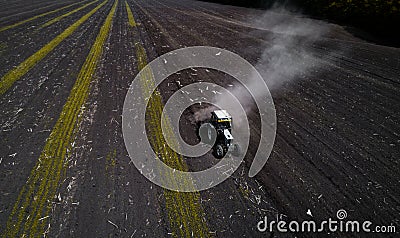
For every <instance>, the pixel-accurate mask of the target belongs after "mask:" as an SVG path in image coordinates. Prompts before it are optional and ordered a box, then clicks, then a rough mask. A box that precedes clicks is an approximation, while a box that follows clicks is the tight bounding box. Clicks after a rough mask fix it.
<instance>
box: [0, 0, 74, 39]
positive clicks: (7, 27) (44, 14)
mask: <svg viewBox="0 0 400 238" xmlns="http://www.w3.org/2000/svg"><path fill="white" fill-rule="evenodd" d="M80 3H81V2H76V3H73V4H70V5H67V6H65V7H61V8H58V9H56V10H52V11H49V12H45V13H42V14H39V15H36V16H34V17H31V18H28V19H25V20H23V21H20V22H17V23H14V24H12V25H8V26H3V27H2V28H0V32H3V31H6V30H9V29H11V28H14V27H17V26H19V25H22V24H25V23H27V22H30V21H33V20H35V19H38V18H40V17H44V16H47V15H49V14H52V13H56V12H59V11H61V10H64V9H66V8H69V7H72V6H75V5H77V4H80Z"/></svg>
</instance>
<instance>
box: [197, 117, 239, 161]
mask: <svg viewBox="0 0 400 238" xmlns="http://www.w3.org/2000/svg"><path fill="white" fill-rule="evenodd" d="M231 133H232V117H231V115H229V113H228V112H227V111H226V110H215V111H213V112H211V117H210V119H208V120H206V121H203V122H202V123H201V124H200V127H199V136H200V140H201V141H202V142H203V143H206V144H209V145H211V146H212V147H213V154H214V156H215V157H216V158H218V159H221V158H223V157H224V156H225V155H226V154H227V153H228V152H231V153H232V155H234V156H238V155H239V153H240V148H239V145H238V144H235V143H233V136H232V134H231Z"/></svg>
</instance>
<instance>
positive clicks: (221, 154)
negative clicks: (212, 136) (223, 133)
mask: <svg viewBox="0 0 400 238" xmlns="http://www.w3.org/2000/svg"><path fill="white" fill-rule="evenodd" d="M214 153H215V157H216V158H217V159H222V158H223V157H224V156H225V151H224V147H222V145H216V146H215V148H214Z"/></svg>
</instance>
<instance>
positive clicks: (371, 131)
mask: <svg viewBox="0 0 400 238" xmlns="http://www.w3.org/2000/svg"><path fill="white" fill-rule="evenodd" d="M0 6H1V8H0V58H1V61H0V77H1V79H0V234H1V235H3V237H43V236H48V237H170V236H172V237H295V236H297V237H298V236H300V237H302V236H305V237H310V236H311V237H313V236H315V237H317V236H318V234H283V233H277V232H274V233H269V232H264V233H262V232H260V231H258V230H257V223H258V222H259V221H260V220H262V219H263V218H264V216H267V217H268V219H276V217H279V219H283V220H287V221H290V220H297V221H302V220H310V219H313V220H315V221H321V220H327V219H328V218H329V217H332V218H336V212H337V211H338V210H339V209H345V210H346V211H347V215H348V217H347V218H348V219H349V220H359V221H364V220H369V221H371V222H372V223H373V224H374V225H391V224H392V225H394V226H396V228H397V232H398V230H399V229H400V217H399V214H400V186H399V184H400V165H399V155H400V150H399V145H400V103H399V101H400V49H398V48H393V47H387V46H381V45H376V44H372V43H369V42H366V41H364V40H362V39H358V38H356V37H353V36H352V35H351V34H350V33H349V32H347V31H346V29H345V28H344V27H342V26H339V25H335V24H330V23H325V22H322V21H317V20H311V19H307V21H306V22H307V23H310V24H311V25H310V26H318V29H320V26H323V28H324V29H325V30H323V34H321V35H318V37H315V38H314V39H312V41H309V38H310V35H307V34H306V35H302V34H301V32H297V31H296V30H295V31H294V33H293V32H292V31H290V32H287V31H279V30H277V29H276V28H274V27H272V26H273V24H272V25H271V24H268V21H269V20H271V18H270V14H271V13H266V12H265V11H262V10H257V9H246V8H241V7H233V6H228V5H219V4H214V3H208V2H201V1H191V0H180V1H178V0H165V1H159V0H146V1H144V0H135V1H132V0H126V1H125V0H117V1H114V0H105V1H103V0H94V1H92V0H89V1H80V2H78V1H76V0H71V1H61V0H53V1H49V0H37V1H26V0H11V1H4V0H2V1H1V2H0ZM274 14H277V18H278V19H284V20H285V22H286V20H287V22H289V23H288V24H289V27H290V26H291V25H290V24H292V23H290V22H299V23H301V22H303V21H304V19H303V18H302V17H299V16H295V15H291V14H289V13H287V12H280V11H277V12H275V13H273V15H274ZM274 16H275V15H274ZM298 18H299V20H298V21H297V20H296V19H298ZM263 21H267V24H264V23H263ZM295 26H296V25H295ZM286 29H288V28H286ZM296 29H299V28H296ZM306 29H307V28H305V30H306ZM297 33H299V34H297ZM280 42H282V44H284V46H286V47H289V48H290V49H289V51H288V54H289V55H290V59H294V60H296V59H298V60H300V61H301V59H302V58H301V54H303V53H304V52H306V53H304V54H307V55H310V56H312V58H311V59H308V58H307V62H305V61H304V62H305V63H307V64H309V63H310V62H311V61H312V62H314V63H312V64H311V65H315V67H314V66H312V67H311V66H310V67H305V69H306V72H305V73H303V72H302V71H301V70H300V71H294V72H295V75H288V76H287V77H288V78H290V80H289V79H288V80H283V81H282V82H273V85H272V86H271V88H270V89H271V94H272V96H273V99H274V103H275V107H276V116H277V134H276V139H275V144H274V147H273V150H272V153H271V156H270V158H269V160H268V162H267V164H266V165H265V167H264V168H263V169H262V170H261V172H260V173H259V174H257V176H255V177H254V178H249V177H248V176H247V171H248V168H249V166H250V165H251V162H252V156H254V153H255V151H256V150H257V144H258V140H259V138H260V132H259V131H260V130H259V129H260V128H259V124H260V118H259V116H258V111H257V110H255V109H251V110H249V112H248V116H249V121H250V125H251V146H250V148H249V151H248V153H247V156H246V158H245V163H243V164H242V165H241V166H240V167H239V169H238V170H237V171H236V172H235V173H234V174H233V175H232V176H231V177H230V178H229V179H227V180H226V181H224V182H223V183H221V184H219V185H218V186H216V187H213V188H211V189H209V190H205V191H201V192H193V193H179V192H173V191H169V190H166V189H163V188H160V187H158V186H157V185H155V184H153V183H151V182H150V181H149V180H147V179H146V178H145V177H144V176H143V175H141V173H140V171H139V170H138V169H136V167H135V166H133V164H132V162H131V160H130V158H129V156H128V152H127V150H126V148H125V144H124V139H123V135H122V129H121V124H122V117H121V115H122V111H123V103H124V99H125V96H126V93H127V91H128V88H129V86H130V84H131V82H132V80H133V79H134V78H135V76H136V75H137V74H138V72H139V71H140V70H141V69H142V68H143V67H144V66H145V65H146V64H147V63H149V62H150V61H152V60H153V59H155V58H157V57H158V56H160V55H162V54H164V53H167V52H170V51H172V50H175V49H179V48H183V47H187V46H199V45H204V46H214V47H219V48H223V49H226V50H230V51H232V52H234V53H236V54H238V55H240V56H242V57H243V58H245V59H246V60H248V61H249V62H250V63H251V64H253V65H256V66H257V68H258V69H260V71H263V67H264V66H265V65H267V66H268V67H270V66H271V63H270V60H274V59H269V58H268V52H269V51H268V50H270V49H274V48H272V47H271V45H272V46H274V45H275V44H278V45H279V43H280ZM285 44H286V45H285ZM292 49H294V50H295V52H294V53H293V52H292ZM296 49H298V51H296ZM292 54H294V55H296V54H300V58H296V56H293V57H292V56H291V55H292ZM282 59H283V63H284V64H287V65H288V66H287V67H288V68H285V67H281V66H282V65H278V66H279V67H280V68H279V69H282V70H283V71H285V70H286V69H287V70H292V68H291V66H292V65H293V64H292V63H293V62H291V61H290V60H289V61H287V62H286V61H285V59H286V58H285V57H283V58H282ZM278 60H279V59H278ZM295 64H296V63H295ZM297 64H298V62H297ZM300 65H301V64H299V67H300ZM278 66H277V67H278ZM264 68H265V67H264ZM300 69H302V68H301V67H300ZM264 73H265V74H267V75H268V71H267V72H264ZM283 75H285V72H283ZM144 80H146V79H144ZM272 80H273V79H272ZM198 81H202V82H211V83H216V84H219V85H221V86H223V87H225V88H227V89H229V88H230V87H232V85H234V84H235V83H234V79H233V78H231V77H230V76H227V75H225V74H223V73H220V72H217V71H214V70H207V69H202V68H198V69H191V70H185V71H183V72H181V73H179V74H175V75H172V76H171V77H169V78H168V79H167V80H165V81H164V82H163V83H162V84H161V85H160V87H159V88H158V92H159V95H158V96H157V95H156V96H154V100H153V101H152V104H151V105H150V108H149V112H150V113H149V114H150V115H149V116H147V117H146V120H147V129H148V134H149V135H150V137H153V139H154V141H155V142H154V143H153V146H154V147H156V148H155V150H156V151H157V150H158V151H159V152H160V154H161V157H163V156H164V155H166V154H169V153H168V152H169V151H168V150H165V149H164V150H162V149H160V148H161V147H163V138H160V133H159V132H160V131H159V130H160V125H159V124H158V122H159V118H158V116H159V115H158V113H159V111H160V110H161V109H162V105H163V104H165V103H166V102H167V100H168V98H169V97H170V96H171V95H172V94H173V93H174V92H175V91H177V90H179V89H180V87H182V86H185V85H188V84H190V83H193V82H198ZM267 84H268V82H267ZM235 85H236V84H235ZM243 90H244V89H243ZM199 109H200V108H199V107H198V106H193V107H191V108H190V110H186V111H185V112H184V114H183V116H182V118H181V121H180V124H181V130H180V133H181V135H182V137H183V139H184V140H186V141H187V142H188V143H191V144H194V143H196V142H197V140H198V138H197V136H196V126H197V124H196V122H195V121H194V119H193V117H194V113H195V112H196V111H197V110H199ZM234 120H235V118H234ZM164 159H165V160H164V161H165V162H166V163H167V164H170V165H171V166H174V167H175V168H177V169H180V170H188V171H199V170H203V169H205V168H208V167H211V166H212V165H214V164H216V163H217V162H218V160H217V159H216V158H214V157H213V156H212V154H211V153H207V154H206V155H204V156H201V157H199V158H182V157H179V156H169V157H168V158H164ZM169 159H170V160H169ZM307 211H309V212H311V214H312V217H311V216H310V214H307ZM330 235H331V237H337V236H341V235H343V236H346V237H349V236H350V237H351V236H356V235H357V234H355V233H353V234H351V233H350V234H330ZM379 235H382V236H383V237H386V236H384V234H375V236H373V237H376V236H379ZM397 235H398V234H397ZM390 236H393V237H394V236H395V234H389V237H390ZM371 237H372V236H371Z"/></svg>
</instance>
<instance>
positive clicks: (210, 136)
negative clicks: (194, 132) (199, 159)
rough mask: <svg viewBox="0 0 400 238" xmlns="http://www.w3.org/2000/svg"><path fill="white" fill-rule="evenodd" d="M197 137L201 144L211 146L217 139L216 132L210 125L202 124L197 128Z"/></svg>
mask: <svg viewBox="0 0 400 238" xmlns="http://www.w3.org/2000/svg"><path fill="white" fill-rule="evenodd" d="M199 136H200V140H201V141H202V142H203V143H205V144H207V145H211V146H212V145H213V143H215V141H216V139H217V131H216V130H215V127H214V126H213V125H212V124H210V123H204V124H202V125H201V126H200V128H199Z"/></svg>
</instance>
